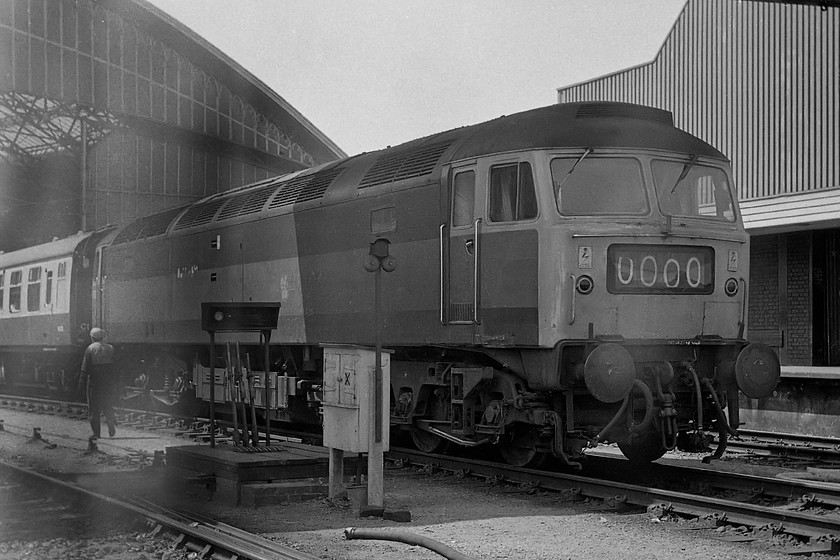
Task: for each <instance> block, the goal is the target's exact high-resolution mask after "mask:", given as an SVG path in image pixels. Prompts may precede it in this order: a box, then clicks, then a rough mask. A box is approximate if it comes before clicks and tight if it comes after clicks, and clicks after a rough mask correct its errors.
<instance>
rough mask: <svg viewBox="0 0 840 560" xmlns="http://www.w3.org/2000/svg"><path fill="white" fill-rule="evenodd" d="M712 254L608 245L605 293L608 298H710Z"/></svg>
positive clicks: (707, 249) (695, 249) (705, 249)
mask: <svg viewBox="0 0 840 560" xmlns="http://www.w3.org/2000/svg"><path fill="white" fill-rule="evenodd" d="M714 263H715V252H714V249H712V248H711V247H694V246H688V245H611V246H610V247H609V248H608V249H607V290H608V291H609V292H610V293H611V294H711V293H712V292H713V291H714V288H715V283H714V281H715V265H714Z"/></svg>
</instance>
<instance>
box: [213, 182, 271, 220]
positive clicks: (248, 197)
mask: <svg viewBox="0 0 840 560" xmlns="http://www.w3.org/2000/svg"><path fill="white" fill-rule="evenodd" d="M276 189H277V186H276V185H271V186H268V187H262V188H259V189H255V190H250V191H248V192H244V193H242V194H239V195H236V196H234V197H232V198H230V199H228V202H227V204H225V205H224V206H223V207H222V209H221V210H219V214H218V215H217V216H216V220H215V221H219V220H225V219H227V218H235V217H236V216H246V215H248V214H256V213H257V212H259V211H261V210H262V209H263V206H265V203H266V201H267V200H268V198H269V197H270V196H271V194H272V193H273V192H274V191H275V190H276Z"/></svg>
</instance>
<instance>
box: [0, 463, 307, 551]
mask: <svg viewBox="0 0 840 560" xmlns="http://www.w3.org/2000/svg"><path fill="white" fill-rule="evenodd" d="M0 478H1V479H2V480H3V481H4V485H3V488H6V489H21V488H22V489H23V490H22V491H18V492H14V493H12V492H9V491H4V495H5V496H4V508H3V509H4V510H5V511H6V512H12V513H13V515H12V517H14V518H16V519H17V520H18V521H17V522H15V523H7V522H6V521H7V520H5V519H4V520H3V521H4V524H3V526H4V537H5V538H6V539H11V540H29V539H33V538H36V537H37V538H41V539H43V538H44V537H45V531H49V530H54V529H55V528H56V524H62V525H67V524H68V523H71V522H72V523H73V525H74V526H73V527H67V530H68V532H71V533H72V531H74V530H75V529H74V527H75V525H85V524H88V525H89V524H90V523H91V522H92V521H94V520H96V521H97V522H101V519H102V516H103V506H104V507H105V508H107V512H108V513H107V516H108V518H109V519H112V518H113V516H118V517H119V518H122V519H127V518H129V517H135V518H137V519H142V520H146V521H147V522H150V523H152V524H154V525H155V529H154V530H153V533H154V534H158V533H161V532H162V531H165V532H168V533H172V534H174V535H175V536H176V537H175V542H176V546H177V547H178V548H184V549H186V550H189V551H193V552H195V553H196V554H197V557H201V558H213V559H215V560H227V559H229V560H233V559H238V560H315V558H316V557H315V556H312V555H309V554H306V553H303V552H300V551H298V550H295V549H293V548H290V547H286V546H283V545H281V544H279V543H276V542H274V541H270V540H268V539H265V538H263V537H260V536H259V535H255V534H253V533H248V532H247V531H243V530H241V529H237V528H235V527H232V526H230V525H226V524H224V523H219V522H217V521H214V520H212V519H209V518H205V517H201V516H198V515H196V514H191V513H189V512H184V511H175V510H169V509H166V508H163V507H161V506H158V505H156V504H154V503H152V502H149V501H147V500H142V499H119V498H114V497H111V496H107V495H104V494H102V493H98V492H94V491H91V490H89V489H86V488H83V487H81V486H79V485H76V484H73V483H69V482H66V481H63V480H60V479H58V478H55V477H53V476H49V475H47V474H44V473H39V472H36V471H33V470H30V469H24V468H21V467H19V466H16V465H13V464H10V463H6V462H3V461H0ZM18 483H19V484H18Z"/></svg>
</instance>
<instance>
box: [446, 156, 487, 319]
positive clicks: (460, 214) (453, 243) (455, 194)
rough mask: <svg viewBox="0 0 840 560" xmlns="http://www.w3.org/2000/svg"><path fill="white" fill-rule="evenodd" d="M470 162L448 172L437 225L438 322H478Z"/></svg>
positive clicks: (477, 234)
mask: <svg viewBox="0 0 840 560" xmlns="http://www.w3.org/2000/svg"><path fill="white" fill-rule="evenodd" d="M477 184H478V181H477V170H476V166H475V165H474V164H472V165H463V166H458V167H453V168H452V169H450V171H449V174H448V185H447V186H448V196H447V199H448V201H449V204H448V208H447V209H446V212H447V214H448V215H447V216H446V219H445V220H444V222H443V225H442V226H441V267H442V269H441V322H442V323H443V324H445V325H480V324H481V301H480V294H481V276H480V264H481V260H480V258H481V223H482V219H481V217H480V215H479V212H478V211H477V209H478V208H480V206H479V205H478V204H477V203H476V202H477V197H478V194H479V193H478V189H477V188H476V185H477Z"/></svg>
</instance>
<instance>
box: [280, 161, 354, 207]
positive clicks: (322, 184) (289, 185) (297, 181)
mask: <svg viewBox="0 0 840 560" xmlns="http://www.w3.org/2000/svg"><path fill="white" fill-rule="evenodd" d="M343 170H344V168H343V167H333V168H331V169H324V170H323V171H319V172H317V173H313V174H311V175H304V176H302V177H296V178H294V179H292V180H290V181H286V182H285V183H283V184H282V185H280V188H279V189H277V194H276V195H275V196H274V198H273V199H272V200H271V203H270V204H269V205H268V207H269V208H280V207H281V206H286V205H288V204H296V203H298V202H306V201H308V200H316V199H318V198H321V197H322V196H324V193H325V192H327V189H328V188H329V187H330V184H332V182H333V180H334V179H335V178H336V177H338V174H339V173H341V172H342V171H343Z"/></svg>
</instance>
